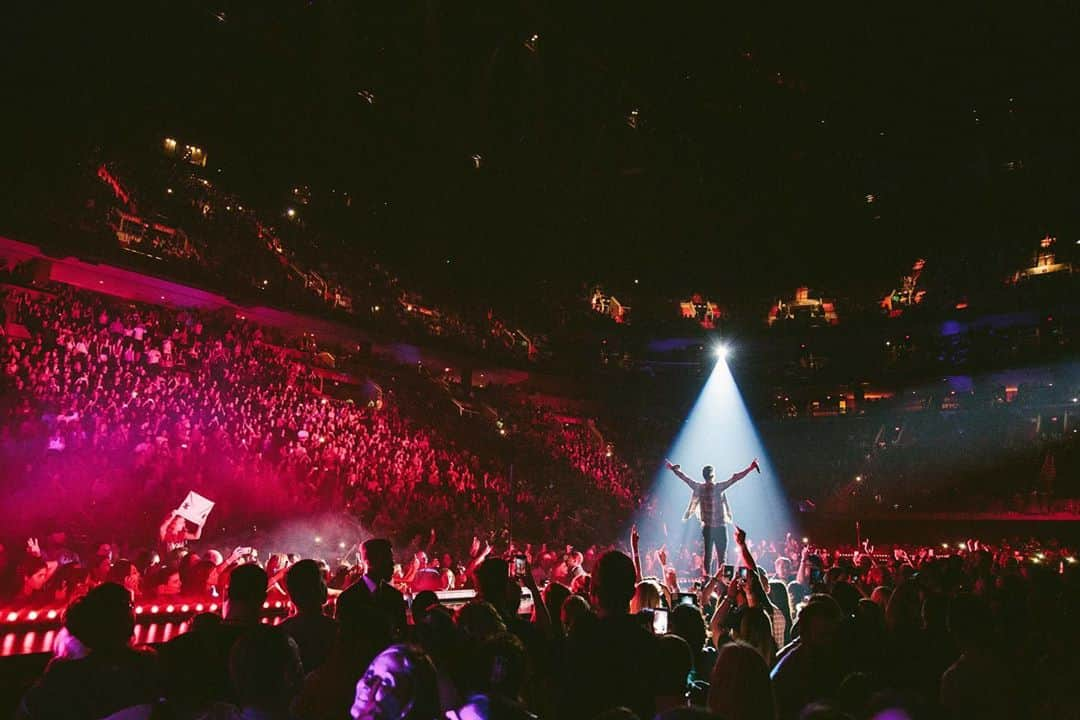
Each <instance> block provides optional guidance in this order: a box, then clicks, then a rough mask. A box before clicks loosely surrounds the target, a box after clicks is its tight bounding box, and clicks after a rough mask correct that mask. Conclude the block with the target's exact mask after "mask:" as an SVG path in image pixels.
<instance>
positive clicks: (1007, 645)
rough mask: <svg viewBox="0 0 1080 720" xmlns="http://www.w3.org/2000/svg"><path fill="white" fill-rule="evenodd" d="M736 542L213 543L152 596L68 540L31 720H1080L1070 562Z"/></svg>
mask: <svg viewBox="0 0 1080 720" xmlns="http://www.w3.org/2000/svg"><path fill="white" fill-rule="evenodd" d="M170 525H171V523H169V522H168V521H167V522H166V523H165V524H164V525H163V527H162V537H163V538H165V537H166V535H167V533H168V532H172V529H170V528H169V527H168V526H170ZM734 541H735V542H734V548H733V551H732V552H731V553H730V556H729V558H728V560H730V562H731V564H730V565H721V566H720V567H719V569H717V570H716V572H715V573H708V574H705V573H703V572H702V571H703V568H702V566H701V561H700V557H698V556H696V555H693V554H690V553H689V551H682V552H680V553H678V554H677V555H675V554H672V555H670V556H669V554H668V552H667V550H666V548H663V547H661V548H650V549H648V550H644V549H643V548H642V547H641V543H640V539H639V537H638V534H637V531H636V529H635V530H634V531H632V533H631V536H630V538H629V542H628V543H622V544H621V548H614V547H603V546H594V547H590V548H588V549H587V550H586V551H585V552H580V551H577V550H575V549H574V548H570V547H567V548H559V549H558V550H556V549H551V548H548V547H547V546H541V547H533V546H528V545H526V546H522V545H517V546H515V545H513V544H505V545H503V544H501V543H500V544H499V547H498V549H497V550H496V549H495V548H493V547H492V544H491V543H490V542H487V541H484V540H481V539H479V538H474V539H473V541H472V545H471V547H470V548H469V549H468V551H467V552H462V554H461V558H462V560H461V561H460V562H455V560H454V558H453V557H452V556H451V555H450V554H449V553H442V552H439V551H438V550H436V549H435V548H436V546H437V545H438V544H439V543H438V541H437V540H436V538H435V537H434V535H433V536H432V537H430V538H429V542H428V544H427V545H426V546H424V547H420V548H416V547H410V548H408V549H405V550H404V551H403V552H398V553H397V554H396V556H395V553H394V550H393V547H392V545H391V543H390V542H389V541H387V540H383V539H378V538H373V539H369V540H367V541H366V542H364V543H362V544H361V545H359V552H358V553H357V554H356V556H355V557H354V562H351V563H350V564H348V565H341V566H339V567H333V566H331V565H329V564H328V563H327V562H326V560H324V559H321V558H302V559H301V558H300V557H299V556H298V555H292V556H289V555H284V554H275V555H272V556H271V557H270V558H269V559H267V560H266V562H265V563H261V562H260V561H259V560H258V556H257V553H255V552H254V551H253V549H252V548H243V547H241V548H237V549H236V550H235V551H234V552H232V553H231V554H230V556H228V557H224V558H223V557H222V555H221V553H220V552H218V551H217V550H214V549H212V548H207V549H202V547H201V545H205V543H204V542H203V541H194V540H193V542H194V545H195V547H196V548H197V549H195V550H194V551H193V550H191V549H189V548H188V547H185V546H182V545H181V546H178V547H175V548H174V549H173V550H171V551H167V552H166V551H163V557H165V558H166V561H167V563H177V564H175V565H170V564H166V565H163V567H167V568H169V570H168V571H167V572H166V571H165V570H161V571H159V572H158V574H157V575H154V576H153V577H152V579H151V576H150V574H149V573H148V574H147V575H143V574H142V573H141V572H140V569H139V567H138V566H137V565H136V564H135V563H134V562H132V561H130V560H126V559H117V558H115V557H114V555H113V553H112V550H113V549H112V548H111V547H110V546H109V545H107V544H102V545H98V546H96V547H94V546H91V547H88V548H86V549H85V551H84V553H83V556H92V558H93V559H92V560H90V561H89V562H86V563H82V562H81V561H80V560H79V557H80V553H79V552H78V551H77V550H78V549H77V548H76V549H75V550H73V549H72V547H71V546H70V545H69V544H68V543H66V542H65V539H64V538H63V537H62V536H53V537H50V538H47V539H46V540H45V541H44V542H43V543H41V544H39V543H37V542H36V541H31V542H29V543H28V546H27V548H26V555H27V557H29V558H35V559H36V561H37V563H38V565H37V566H36V568H37V569H36V570H34V573H33V574H32V575H29V576H27V577H25V578H24V585H23V587H22V588H21V590H22V592H23V596H24V597H29V598H37V599H40V598H41V597H43V594H49V595H50V597H51V590H52V589H53V588H57V589H58V588H60V587H61V586H62V585H64V584H66V587H68V588H69V592H70V594H69V595H68V596H67V598H66V600H65V603H66V604H67V607H66V611H65V612H64V614H63V619H64V630H63V631H62V632H61V633H60V634H59V636H58V640H57V644H56V650H55V655H56V656H55V657H54V659H53V660H52V661H51V662H50V663H49V665H48V666H47V667H46V669H45V670H44V672H43V673H42V675H41V676H40V677H39V678H38V679H37V681H36V683H34V684H33V685H32V686H31V687H29V688H28V689H27V690H26V692H25V694H24V695H23V698H22V701H21V703H20V707H19V710H18V715H17V716H18V717H20V718H38V717H88V718H89V717H94V718H101V717H112V716H113V714H114V713H117V712H121V711H125V712H128V713H132V714H130V715H123V717H178V718H179V717H183V718H222V717H228V718H237V717H244V718H249V717H260V718H261V717H270V718H277V717H281V718H286V717H288V718H301V719H304V718H344V717H346V716H347V714H351V716H352V717H353V718H414V719H415V720H429V719H431V718H531V717H560V718H583V719H587V718H627V719H629V718H651V717H654V716H656V717H664V718H683V717H688V718H689V717H702V718H723V719H726V720H744V719H746V720H756V719H759V718H760V719H761V720H777V719H780V720H783V719H786V718H807V719H809V718H830V719H832V718H836V719H839V720H846V719H849V718H850V719H856V718H876V719H878V720H886V719H887V718H889V719H892V718H912V719H918V718H946V717H947V718H976V717H978V718H987V717H989V718H997V717H1000V718H1011V717H1017V716H1025V715H1026V716H1030V717H1054V718H1067V717H1075V716H1076V712H1077V711H1080V697H1077V691H1076V688H1075V686H1074V684H1073V683H1070V682H1069V679H1070V678H1071V677H1072V676H1073V673H1075V671H1076V669H1077V668H1076V663H1077V661H1076V658H1075V653H1074V652H1073V647H1074V645H1075V642H1076V641H1077V640H1078V639H1080V638H1077V637H1076V635H1077V630H1076V629H1075V624H1074V623H1070V622H1069V617H1070V616H1071V614H1072V613H1074V612H1075V611H1076V609H1077V603H1078V601H1080V587H1078V582H1080V573H1078V572H1077V570H1076V565H1075V556H1074V554H1073V551H1072V550H1071V549H1069V548H1066V547H1062V546H1059V545H1057V544H1053V543H1048V544H1043V545H1040V544H1035V543H1014V544H1011V545H1010V544H1008V543H1005V542H1002V543H1000V544H994V545H989V544H985V543H982V542H980V541H978V540H968V541H966V542H964V543H961V544H959V545H955V546H950V547H945V548H942V547H937V548H934V547H899V546H897V547H890V548H888V549H882V548H874V547H873V546H872V545H871V544H870V543H869V541H864V543H863V545H862V546H860V547H845V548H831V549H825V548H813V547H811V546H810V545H808V544H807V543H805V542H800V541H799V540H797V539H795V538H793V537H791V536H790V535H789V536H788V537H787V538H786V539H785V540H783V541H777V542H767V541H758V542H756V543H754V542H751V540H750V539H748V538H747V537H746V535H745V533H744V532H742V531H741V530H739V529H737V528H736V529H735V533H734ZM463 550H464V549H463ZM0 557H2V556H0ZM71 568H80V573H77V574H76V573H71V572H67V571H69V570H70V569H71ZM177 568H178V569H177ZM31 569H34V568H32V567H31V566H30V565H27V571H29V570H31ZM710 569H712V568H710ZM50 573H51V576H50ZM65 573H66V576H67V579H66V580H64V581H62V582H61V581H60V580H58V579H57V578H59V577H60V576H61V575H63V574H65ZM35 588H36V589H35ZM47 588H48V589H49V592H46V589H47ZM447 588H470V589H472V590H473V591H474V592H473V595H472V599H471V600H469V601H468V602H467V603H466V604H464V605H462V606H459V607H454V608H452V607H449V606H447V605H446V604H445V603H444V602H443V601H442V600H440V596H439V595H438V594H437V591H439V590H443V589H447ZM26 593H29V595H26ZM56 597H57V598H58V597H59V595H57V596H56ZM149 598H162V599H166V598H168V599H172V600H176V601H178V599H179V598H190V599H192V600H196V599H211V598H221V599H222V601H223V602H224V612H223V615H218V614H211V613H202V614H198V615H195V616H194V617H193V618H191V620H190V622H189V623H188V629H187V632H185V633H183V634H181V635H179V636H177V637H175V638H173V639H171V640H169V641H168V642H166V643H164V644H162V645H159V646H157V647H154V648H151V647H133V646H132V640H131V638H132V630H133V626H134V623H135V619H136V618H135V615H134V614H133V602H136V601H142V600H145V599H149ZM275 601H282V602H284V603H285V604H287V605H288V607H289V608H290V613H289V617H288V619H286V620H285V621H284V622H283V623H281V624H280V625H278V626H276V627H271V626H269V625H267V624H265V623H263V622H261V619H262V616H263V608H264V607H265V606H266V605H267V604H268V603H270V602H275ZM8 607H11V606H10V605H9V606H8ZM523 609H525V610H526V612H525V613H522V610H523Z"/></svg>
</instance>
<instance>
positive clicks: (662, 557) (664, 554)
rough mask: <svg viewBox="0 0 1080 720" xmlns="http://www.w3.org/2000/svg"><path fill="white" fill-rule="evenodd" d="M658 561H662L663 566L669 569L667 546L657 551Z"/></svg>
mask: <svg viewBox="0 0 1080 720" xmlns="http://www.w3.org/2000/svg"><path fill="white" fill-rule="evenodd" d="M656 559H657V560H659V561H660V565H661V566H663V567H667V545H664V546H662V547H661V548H660V549H659V550H657V551H656Z"/></svg>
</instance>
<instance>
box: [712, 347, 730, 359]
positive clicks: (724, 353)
mask: <svg viewBox="0 0 1080 720" xmlns="http://www.w3.org/2000/svg"><path fill="white" fill-rule="evenodd" d="M730 354H731V349H730V348H728V346H727V345H724V344H722V343H720V344H717V345H714V346H713V355H715V356H716V359H717V360H727V358H728V355H730Z"/></svg>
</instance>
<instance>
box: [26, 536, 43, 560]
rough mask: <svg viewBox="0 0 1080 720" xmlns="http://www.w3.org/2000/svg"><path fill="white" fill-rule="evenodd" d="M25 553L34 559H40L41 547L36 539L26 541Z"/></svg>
mask: <svg viewBox="0 0 1080 720" xmlns="http://www.w3.org/2000/svg"><path fill="white" fill-rule="evenodd" d="M26 552H27V553H28V554H30V555H33V556H34V557H41V545H39V544H38V540H37V538H27V539H26Z"/></svg>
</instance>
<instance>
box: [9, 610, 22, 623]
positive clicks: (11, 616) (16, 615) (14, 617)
mask: <svg viewBox="0 0 1080 720" xmlns="http://www.w3.org/2000/svg"><path fill="white" fill-rule="evenodd" d="M18 619H19V613H17V612H9V613H8V616H7V621H8V622H15V621H16V620H18Z"/></svg>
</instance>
